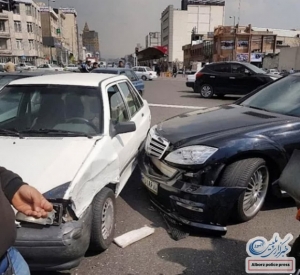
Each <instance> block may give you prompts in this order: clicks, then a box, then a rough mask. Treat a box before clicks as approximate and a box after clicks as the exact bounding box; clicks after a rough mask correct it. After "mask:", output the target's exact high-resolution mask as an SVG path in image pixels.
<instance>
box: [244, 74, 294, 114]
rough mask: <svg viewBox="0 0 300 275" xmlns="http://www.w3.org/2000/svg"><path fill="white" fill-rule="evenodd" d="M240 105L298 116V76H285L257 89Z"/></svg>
mask: <svg viewBox="0 0 300 275" xmlns="http://www.w3.org/2000/svg"><path fill="white" fill-rule="evenodd" d="M240 105H241V106H246V107H250V108H254V109H260V110H265V111H268V112H273V113H279V114H284V115H289V116H297V117H300V77H299V76H295V75H292V76H287V77H285V78H282V79H280V80H279V81H276V82H274V83H272V84H270V85H268V86H267V87H265V88H263V89H262V90H260V91H258V92H257V93H255V94H254V95H252V96H251V97H249V98H248V99H245V100H244V101H243V102H242V103H241V104H240Z"/></svg>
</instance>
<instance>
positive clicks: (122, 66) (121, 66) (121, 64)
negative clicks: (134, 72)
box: [118, 60, 124, 68]
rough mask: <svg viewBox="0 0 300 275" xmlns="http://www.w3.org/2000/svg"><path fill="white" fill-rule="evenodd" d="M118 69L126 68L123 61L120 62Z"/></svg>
mask: <svg viewBox="0 0 300 275" xmlns="http://www.w3.org/2000/svg"><path fill="white" fill-rule="evenodd" d="M118 68H124V63H123V61H122V60H120V61H119V65H118Z"/></svg>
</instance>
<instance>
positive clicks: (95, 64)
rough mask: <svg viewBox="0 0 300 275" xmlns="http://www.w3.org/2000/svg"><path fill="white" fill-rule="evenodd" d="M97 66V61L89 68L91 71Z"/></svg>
mask: <svg viewBox="0 0 300 275" xmlns="http://www.w3.org/2000/svg"><path fill="white" fill-rule="evenodd" d="M97 68H98V63H97V62H94V63H93V66H92V68H91V71H92V70H95V69H97Z"/></svg>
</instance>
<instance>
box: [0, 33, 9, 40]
mask: <svg viewBox="0 0 300 275" xmlns="http://www.w3.org/2000/svg"><path fill="white" fill-rule="evenodd" d="M0 38H7V39H9V38H10V33H9V32H8V31H4V32H3V31H0Z"/></svg>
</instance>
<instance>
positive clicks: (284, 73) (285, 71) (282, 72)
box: [280, 70, 290, 76]
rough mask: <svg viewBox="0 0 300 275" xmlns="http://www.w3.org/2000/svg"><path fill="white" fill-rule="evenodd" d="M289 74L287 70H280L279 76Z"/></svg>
mask: <svg viewBox="0 0 300 275" xmlns="http://www.w3.org/2000/svg"><path fill="white" fill-rule="evenodd" d="M289 74H290V72H288V71H287V70H281V72H280V75H281V76H287V75H289Z"/></svg>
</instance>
